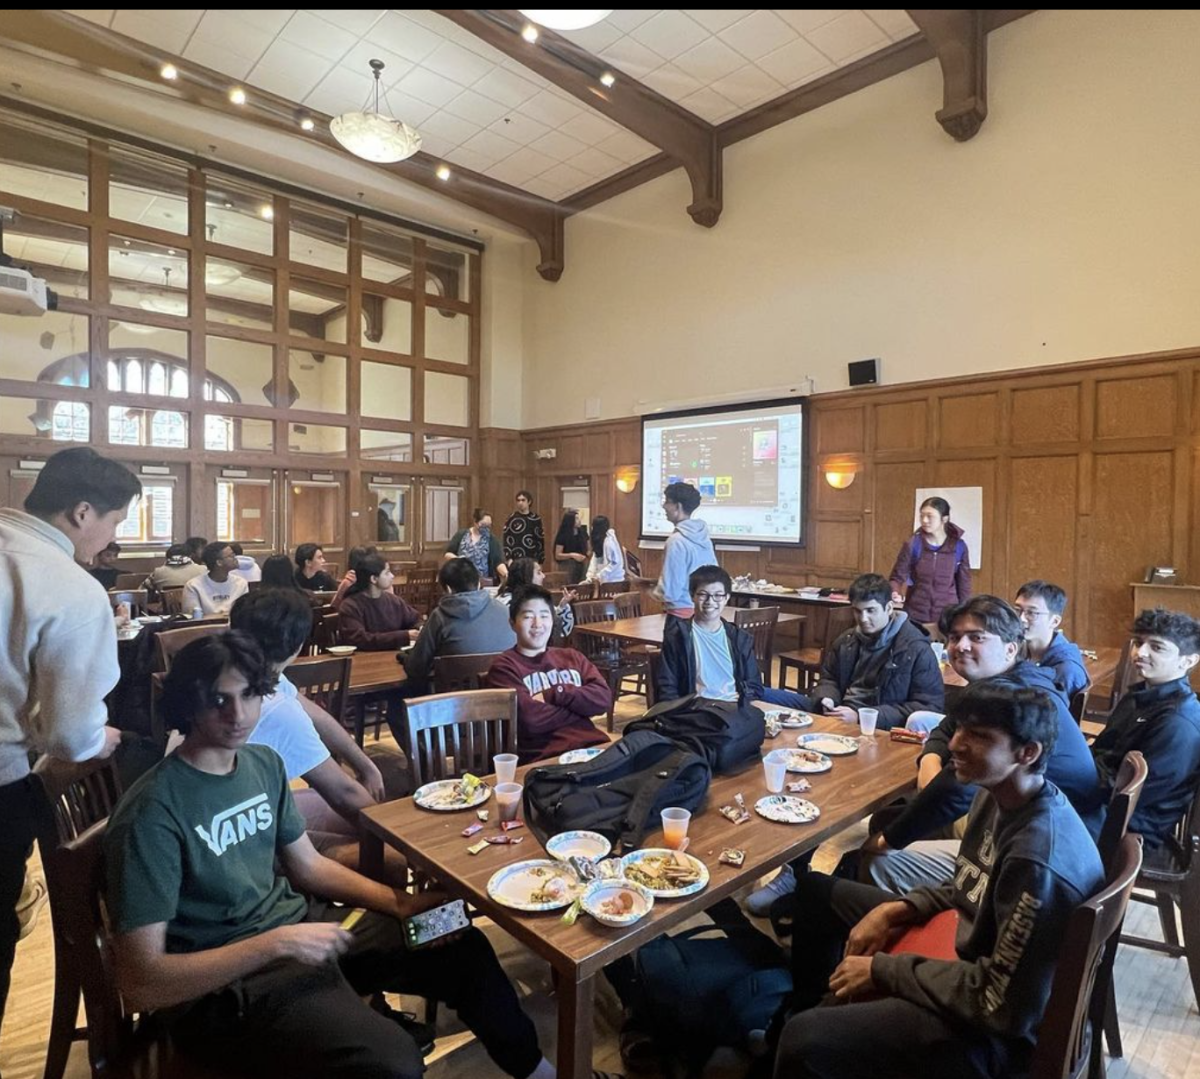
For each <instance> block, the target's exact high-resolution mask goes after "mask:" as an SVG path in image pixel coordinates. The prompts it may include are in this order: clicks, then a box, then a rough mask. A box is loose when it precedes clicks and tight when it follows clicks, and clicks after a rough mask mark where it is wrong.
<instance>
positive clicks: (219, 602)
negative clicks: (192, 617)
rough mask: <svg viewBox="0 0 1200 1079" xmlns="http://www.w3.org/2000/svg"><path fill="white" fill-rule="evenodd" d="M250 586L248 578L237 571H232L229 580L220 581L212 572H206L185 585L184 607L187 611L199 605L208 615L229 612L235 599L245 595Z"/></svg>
mask: <svg viewBox="0 0 1200 1079" xmlns="http://www.w3.org/2000/svg"><path fill="white" fill-rule="evenodd" d="M249 588H250V586H249V585H248V584H246V578H245V577H239V576H238V575H237V574H236V573H231V574H230V575H229V578H228V580H225V581H221V582H220V583H218V582H217V581H214V580H213V579H212V574H211V573H205V574H204V575H203V576H200V577H193V578H192V579H191V580H190V581H188V583H187V584H185V585H184V586H183V603H182V607H183V610H184V612H185V613H190V612H191V611H193V610H194V609H195V608H197V607H199V608H200V610H202V611H203V612H204V613H205V614H206V615H213V614H228V613H229V608H230V607H232V606H233V601H234V600H236V599H237V598H238V596H244V595H245V594H246V592H247V591H249Z"/></svg>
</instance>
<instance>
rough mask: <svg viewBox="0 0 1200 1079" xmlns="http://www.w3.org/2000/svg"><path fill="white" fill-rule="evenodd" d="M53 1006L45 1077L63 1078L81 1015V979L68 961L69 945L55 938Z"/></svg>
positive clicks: (46, 1078)
mask: <svg viewBox="0 0 1200 1079" xmlns="http://www.w3.org/2000/svg"><path fill="white" fill-rule="evenodd" d="M54 943H55V949H54V1007H53V1010H52V1011H51V1013H50V1039H49V1044H48V1045H47V1047H46V1068H45V1071H43V1072H42V1079H62V1077H63V1073H64V1072H65V1071H66V1070H67V1058H68V1057H69V1056H70V1055H71V1042H73V1041H74V1040H75V1020H76V1018H77V1017H78V1015H79V994H80V985H79V979H78V977H77V976H76V975H75V973H74V971H73V970H72V968H71V964H70V963H69V962H68V961H67V956H68V954H69V948H68V946H67V944H66V942H65V941H61V940H58V939H57V938H55V941H54Z"/></svg>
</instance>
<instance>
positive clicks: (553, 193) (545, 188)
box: [521, 173, 564, 201]
mask: <svg viewBox="0 0 1200 1079" xmlns="http://www.w3.org/2000/svg"><path fill="white" fill-rule="evenodd" d="M544 175H545V174H544V173H543V176H544ZM521 186H522V187H523V188H524V189H525V190H526V191H528V192H529V193H530V194H532V195H540V196H541V197H542V198H544V199H552V200H554V201H557V200H558V197H559V195H561V194H562V193H563V191H564V187H563V185H562V184H561V183H554V182H552V181H550V180H545V179H543V178H542V176H535V177H534V178H533V179H532V180H528V181H526V182H525V183H523V184H522V185H521Z"/></svg>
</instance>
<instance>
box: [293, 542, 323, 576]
mask: <svg viewBox="0 0 1200 1079" xmlns="http://www.w3.org/2000/svg"><path fill="white" fill-rule="evenodd" d="M319 550H321V545H320V544H319V543H302V544H300V546H299V547H297V548H296V569H298V570H301V571H302V570H303V569H304V564H305V563H306V562H310V561H311V560H312V559H314V558H316V557H317V552H318V551H319Z"/></svg>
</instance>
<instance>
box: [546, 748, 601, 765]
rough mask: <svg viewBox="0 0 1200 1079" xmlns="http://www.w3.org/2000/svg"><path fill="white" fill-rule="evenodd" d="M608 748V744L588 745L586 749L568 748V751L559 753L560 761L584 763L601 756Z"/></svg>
mask: <svg viewBox="0 0 1200 1079" xmlns="http://www.w3.org/2000/svg"><path fill="white" fill-rule="evenodd" d="M607 748H608V746H588V747H587V748H586V749H568V750H567V751H566V753H560V754H559V757H558V763H559V764H583V762H584V761H590V760H591V759H592V758H593V757H598V756H600V754H601V753H603V752H604V751H605V750H606V749H607Z"/></svg>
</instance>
